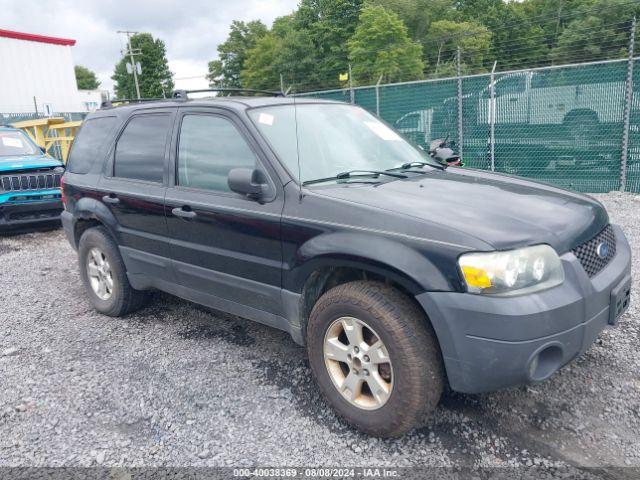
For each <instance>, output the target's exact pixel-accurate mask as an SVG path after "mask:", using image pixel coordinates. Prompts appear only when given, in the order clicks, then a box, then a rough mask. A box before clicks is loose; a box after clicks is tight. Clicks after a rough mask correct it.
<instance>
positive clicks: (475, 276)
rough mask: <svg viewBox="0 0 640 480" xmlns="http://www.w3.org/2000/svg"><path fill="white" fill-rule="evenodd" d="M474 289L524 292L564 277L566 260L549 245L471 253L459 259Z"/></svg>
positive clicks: (461, 268)
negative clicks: (563, 263)
mask: <svg viewBox="0 0 640 480" xmlns="http://www.w3.org/2000/svg"><path fill="white" fill-rule="evenodd" d="M458 264H459V265H460V270H461V271H462V275H463V277H464V280H465V282H466V284H467V289H468V291H469V292H471V293H488V294H491V293H493V294H503V295H507V294H514V295H515V294H521V293H528V292H533V291H538V290H544V289H546V288H551V287H554V286H556V285H559V284H561V283H562V282H563V281H564V270H563V268H562V262H561V261H560V257H558V254H557V253H556V251H555V250H554V249H553V248H551V247H550V246H549V245H536V246H535V247H526V248H520V249H518V250H509V251H505V252H487V253H467V254H464V255H462V256H460V258H459V259H458Z"/></svg>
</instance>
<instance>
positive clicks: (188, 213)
mask: <svg viewBox="0 0 640 480" xmlns="http://www.w3.org/2000/svg"><path fill="white" fill-rule="evenodd" d="M185 208H189V207H176V208H174V209H173V210H171V213H173V214H174V215H175V216H176V217H180V218H186V219H187V220H188V219H191V218H195V217H196V216H197V215H198V214H197V213H196V212H194V211H193V210H191V209H190V208H189V210H185Z"/></svg>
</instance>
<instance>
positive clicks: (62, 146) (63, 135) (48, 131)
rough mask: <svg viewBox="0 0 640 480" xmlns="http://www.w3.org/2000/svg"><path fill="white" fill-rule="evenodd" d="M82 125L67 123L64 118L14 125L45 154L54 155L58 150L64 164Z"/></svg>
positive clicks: (79, 123)
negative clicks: (42, 149)
mask: <svg viewBox="0 0 640 480" xmlns="http://www.w3.org/2000/svg"><path fill="white" fill-rule="evenodd" d="M80 125H82V122H81V121H75V122H66V121H65V119H64V118H62V117H51V118H38V119H36V120H25V121H22V122H16V123H14V124H12V126H13V127H15V128H19V129H21V130H23V131H24V132H25V133H26V134H27V135H29V137H30V138H31V140H33V141H34V142H35V143H36V144H37V145H38V146H39V147H41V148H44V150H45V152H47V153H49V154H51V155H52V154H53V153H52V152H54V151H55V150H56V149H57V150H58V151H59V152H60V156H61V158H62V161H63V162H64V163H66V162H67V157H68V156H69V149H70V148H71V144H72V143H73V139H74V138H75V136H76V133H77V132H78V128H80Z"/></svg>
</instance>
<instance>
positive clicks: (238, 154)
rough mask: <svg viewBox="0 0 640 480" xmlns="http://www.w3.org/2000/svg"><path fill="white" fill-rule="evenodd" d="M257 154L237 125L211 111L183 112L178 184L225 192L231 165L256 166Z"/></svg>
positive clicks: (236, 166) (235, 166)
mask: <svg viewBox="0 0 640 480" xmlns="http://www.w3.org/2000/svg"><path fill="white" fill-rule="evenodd" d="M255 166H256V157H255V155H254V154H253V151H252V150H251V148H250V147H249V145H248V144H247V142H246V141H245V139H244V138H243V137H242V135H241V134H240V132H239V131H238V130H237V129H236V127H235V126H234V125H233V124H232V123H231V122H230V121H229V120H226V119H224V118H222V117H218V116H214V115H186V116H185V117H184V119H183V120H182V128H181V130H180V143H179V147H178V185H182V186H185V187H191V188H201V189H205V190H216V191H219V192H228V191H230V190H229V185H228V184H227V176H228V175H229V171H230V170H232V169H234V168H239V167H245V168H255Z"/></svg>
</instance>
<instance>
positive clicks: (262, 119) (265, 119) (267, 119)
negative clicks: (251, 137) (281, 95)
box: [258, 112, 273, 125]
mask: <svg viewBox="0 0 640 480" xmlns="http://www.w3.org/2000/svg"><path fill="white" fill-rule="evenodd" d="M258 123H262V124H264V125H273V115H269V114H268V113H264V112H261V113H260V115H258Z"/></svg>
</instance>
